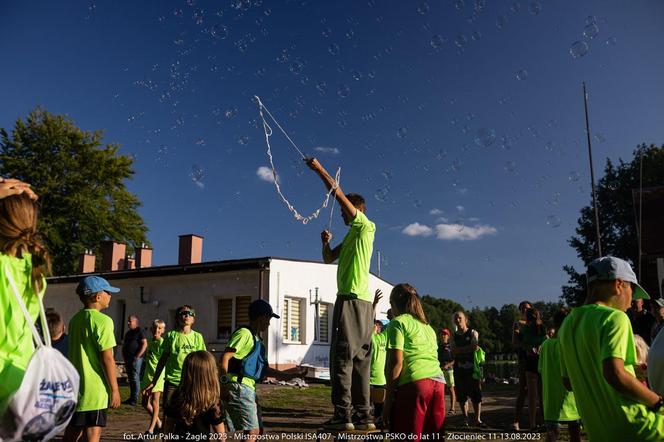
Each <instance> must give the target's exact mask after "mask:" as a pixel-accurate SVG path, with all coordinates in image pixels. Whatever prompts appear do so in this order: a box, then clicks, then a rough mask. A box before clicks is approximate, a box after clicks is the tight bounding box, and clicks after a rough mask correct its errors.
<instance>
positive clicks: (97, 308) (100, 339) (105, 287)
mask: <svg viewBox="0 0 664 442" xmlns="http://www.w3.org/2000/svg"><path fill="white" fill-rule="evenodd" d="M119 291H120V289H119V288H117V287H113V286H111V285H110V284H109V283H108V281H106V280H105V279H104V278H101V277H99V276H87V277H85V278H83V279H82V280H81V282H80V283H79V284H78V287H76V293H77V294H78V297H79V299H80V300H81V302H82V303H83V306H84V308H83V309H82V310H80V311H79V312H78V313H76V314H75V315H74V316H73V317H72V318H71V321H69V360H70V361H71V363H72V364H73V365H74V367H76V370H77V371H78V373H79V375H80V376H81V385H80V391H79V398H78V405H77V406H76V412H75V413H74V416H73V417H72V419H71V422H70V423H69V426H68V427H67V430H66V431H65V435H64V439H63V440H65V441H78V440H79V439H81V437H85V439H86V440H88V441H90V442H95V441H99V440H100V439H101V431H102V428H103V427H105V426H106V410H107V409H108V408H109V407H110V408H118V407H119V406H120V390H119V389H118V381H117V376H116V374H115V357H114V356H113V347H115V335H114V333H113V320H112V319H111V318H109V317H108V316H106V315H105V314H103V313H101V311H102V310H105V309H107V308H108V306H109V304H110V303H111V293H117V292H119Z"/></svg>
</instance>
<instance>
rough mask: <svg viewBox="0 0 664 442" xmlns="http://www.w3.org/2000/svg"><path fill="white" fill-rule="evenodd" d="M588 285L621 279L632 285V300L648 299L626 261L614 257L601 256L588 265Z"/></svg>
mask: <svg viewBox="0 0 664 442" xmlns="http://www.w3.org/2000/svg"><path fill="white" fill-rule="evenodd" d="M586 278H587V279H588V283H591V282H593V281H614V280H616V279H621V280H623V281H627V282H631V283H632V284H633V288H634V289H633V293H632V299H650V296H648V293H647V292H646V291H645V290H644V289H643V287H641V286H640V285H639V284H638V282H636V275H635V274H634V270H632V266H630V265H629V263H628V262H627V261H624V260H622V259H620V258H616V257H614V256H603V257H601V258H597V259H596V260H594V261H593V262H591V263H590V264H588V271H587V272H586Z"/></svg>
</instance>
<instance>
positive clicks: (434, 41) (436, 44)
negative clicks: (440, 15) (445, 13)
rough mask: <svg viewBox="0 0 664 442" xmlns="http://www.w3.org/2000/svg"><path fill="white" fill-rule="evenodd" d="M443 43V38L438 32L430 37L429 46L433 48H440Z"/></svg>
mask: <svg viewBox="0 0 664 442" xmlns="http://www.w3.org/2000/svg"><path fill="white" fill-rule="evenodd" d="M444 43H445V39H444V38H443V37H441V36H440V34H436V35H434V36H433V37H431V42H430V44H431V47H432V48H434V49H440V48H441V47H442V46H443V44H444Z"/></svg>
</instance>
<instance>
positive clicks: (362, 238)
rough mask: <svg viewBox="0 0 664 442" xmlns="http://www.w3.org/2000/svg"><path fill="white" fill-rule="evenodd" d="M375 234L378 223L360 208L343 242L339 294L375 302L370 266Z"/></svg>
mask: <svg viewBox="0 0 664 442" xmlns="http://www.w3.org/2000/svg"><path fill="white" fill-rule="evenodd" d="M375 234H376V225H375V224H374V223H372V222H371V221H369V219H368V218H367V217H366V215H365V214H364V213H362V212H361V211H359V210H358V211H357V214H356V215H355V219H353V221H351V223H350V230H349V231H348V233H347V234H346V237H345V238H344V240H343V242H342V243H341V251H340V252H339V265H338V266H337V294H338V295H346V296H348V295H355V296H357V298H358V299H362V300H364V301H369V302H373V295H372V294H371V293H369V267H370V265H371V254H372V253H373V242H374V236H375Z"/></svg>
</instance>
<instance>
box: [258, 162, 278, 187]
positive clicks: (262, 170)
mask: <svg viewBox="0 0 664 442" xmlns="http://www.w3.org/2000/svg"><path fill="white" fill-rule="evenodd" d="M256 175H258V178H260V179H262V180H263V181H267V182H269V183H274V175H273V174H272V169H270V168H269V167H265V166H261V167H259V168H258V169H257V170H256ZM278 179H279V176H278V175H277V180H278Z"/></svg>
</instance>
